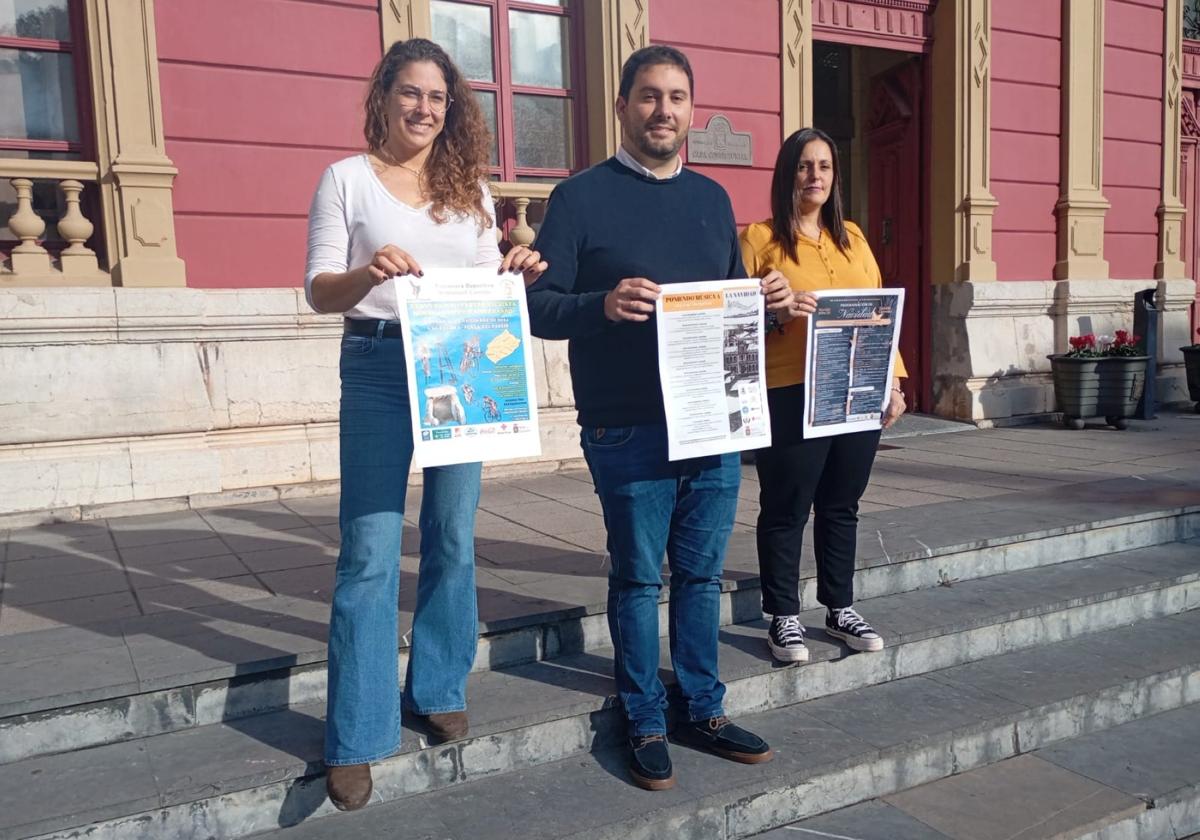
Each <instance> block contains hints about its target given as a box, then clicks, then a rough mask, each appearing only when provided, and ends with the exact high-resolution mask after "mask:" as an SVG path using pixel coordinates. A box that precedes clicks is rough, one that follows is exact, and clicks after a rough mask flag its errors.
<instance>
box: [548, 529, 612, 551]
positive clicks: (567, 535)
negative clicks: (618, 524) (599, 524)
mask: <svg viewBox="0 0 1200 840" xmlns="http://www.w3.org/2000/svg"><path fill="white" fill-rule="evenodd" d="M557 536H558V537H559V538H560V539H562V540H563V542H568V543H570V544H571V545H576V546H579V547H580V548H582V549H585V550H587V551H591V552H594V553H597V554H607V553H608V531H606V530H604V529H603V528H601V529H599V530H596V531H567V532H564V533H560V534H557Z"/></svg>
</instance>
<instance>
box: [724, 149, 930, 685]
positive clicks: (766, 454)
mask: <svg viewBox="0 0 1200 840" xmlns="http://www.w3.org/2000/svg"><path fill="white" fill-rule="evenodd" d="M742 259H743V261H744V262H745V264H746V269H747V271H749V272H751V274H753V275H754V276H758V277H764V278H768V279H771V278H774V277H777V276H778V275H779V274H780V273H782V274H783V275H784V276H785V277H786V278H787V280H788V283H789V284H790V285H791V287H792V290H793V292H794V293H795V301H796V305H797V308H798V309H799V310H800V311H802V312H804V313H806V314H811V313H812V312H814V311H815V310H816V298H815V297H814V296H813V295H812V294H811V292H814V291H818V290H822V289H858V288H878V287H879V286H880V285H882V278H881V275H880V272H879V266H878V265H877V264H876V262H875V257H874V256H873V255H872V254H871V248H870V246H869V245H867V240H866V237H864V236H863V233H862V231H861V230H859V228H858V226H857V225H855V224H854V223H853V222H851V221H848V220H847V219H845V218H844V216H843V213H842V197H841V181H840V171H839V168H838V154H837V146H836V144H835V143H834V142H833V140H832V138H830V136H829V135H828V134H826V133H825V132H823V131H820V130H819V129H815V128H804V129H801V130H799V131H797V132H795V133H793V134H792V135H791V136H790V137H788V138H787V139H786V140H785V141H784V142H783V146H782V148H780V150H779V154H778V156H777V157H776V159H775V172H774V175H773V177H772V179H771V218H770V219H767V220H766V221H762V222H757V223H755V224H752V225H750V226H749V227H747V228H746V230H745V231H743V232H742ZM807 323H808V322H807V319H806V318H800V319H797V320H794V321H792V322H791V323H789V324H786V325H784V326H780V327H778V328H776V329H770V326H771V325H768V330H769V331H768V333H767V339H766V368H767V389H768V390H767V403H768V406H769V407H770V410H771V446H770V447H768V448H766V449H760V450H759V451H758V453H757V455H756V457H755V467H756V469H757V471H758V481H759V488H760V490H759V514H758V527H757V541H758V567H759V572H760V574H761V576H762V598H763V612H764V613H767V614H768V615H770V616H771V626H770V629H769V630H768V631H767V646H768V647H769V649H770V651H771V655H772V656H774V657H775V658H776V659H778V660H780V661H782V662H805V661H807V660H808V648H807V647H806V646H805V644H804V628H803V627H802V626H801V624H800V616H799V612H800V546H801V542H802V540H803V537H804V526H805V525H806V524H807V523H808V517H809V513H810V512H811V513H813V514H814V516H813V551H814V553H815V555H816V561H817V601H819V602H820V603H821V604H822V605H823V606H824V607H825V608H826V615H825V632H826V633H828V634H829V635H831V636H833V637H835V638H838V639H841V640H842V641H844V642H845V643H846V644H847V645H848V646H849V647H850V648H852V649H854V650H863V651H867V650H871V651H873V650H882V649H883V639H882V638H881V637H880V636H879V634H878V633H876V632H875V630H874V629H873V628H872V627H871V625H870V624H868V623H867V621H866V620H865V619H863V617H862V616H860V615H859V614H858V612H857V611H856V610H855V609H854V559H855V551H856V543H857V536H858V501H859V499H860V498H861V497H862V494H863V492H864V491H866V489H867V482H868V480H869V479H870V477H871V466H872V464H873V463H874V460H875V450H876V448H877V447H878V446H879V434H880V433H879V432H878V431H873V432H871V431H867V432H853V433H850V434H842V435H834V436H832V437H819V438H814V439H812V440H805V439H804V433H803V429H804V423H803V419H804V370H805V353H806V339H807V334H806V333H807V329H806V328H807ZM895 373H896V376H897V378H896V379H895V380H894V381H893V382H892V388H891V393H890V394H889V397H888V400H887V402H886V403H885V404H884V405H883V406H882V410H883V426H884V428H887V427H888V426H890V425H891V424H892V423H894V422H896V420H897V419H899V417H900V415H901V414H903V413H904V408H905V406H904V395H903V394H902V393H901V391H900V377H903V376H907V374H906V373H905V371H904V363H903V361H901V360H900V358H899V357H897V359H896V365H895Z"/></svg>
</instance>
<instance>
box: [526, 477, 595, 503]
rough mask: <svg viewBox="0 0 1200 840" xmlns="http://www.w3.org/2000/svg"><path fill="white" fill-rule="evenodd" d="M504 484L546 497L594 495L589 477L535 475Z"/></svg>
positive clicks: (560, 497)
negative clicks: (582, 478)
mask: <svg viewBox="0 0 1200 840" xmlns="http://www.w3.org/2000/svg"><path fill="white" fill-rule="evenodd" d="M504 484H505V485H506V486H509V487H515V488H517V489H519V490H523V491H525V492H527V493H536V494H538V495H539V496H544V497H545V498H547V499H559V500H562V499H569V498H574V497H584V498H587V497H589V496H590V497H595V495H596V491H595V489H594V488H593V486H592V481H591V478H590V477H588V478H586V479H584V480H579V479H577V478H571V477H567V476H563V475H535V476H529V477H527V478H520V479H511V480H508V481H505V482H504Z"/></svg>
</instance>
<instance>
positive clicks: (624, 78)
mask: <svg viewBox="0 0 1200 840" xmlns="http://www.w3.org/2000/svg"><path fill="white" fill-rule="evenodd" d="M655 64H670V65H672V66H674V67H678V68H679V69H680V70H682V71H683V72H684V73H686V74H687V77H688V93H690V94H692V96H693V97H694V96H695V94H696V79H695V77H694V76H692V64H691V62H690V61H688V57H687V56H686V55H684V54H683V52H682V51H681V50H677V49H675V48H674V47H668V46H667V45H666V44H654V45H653V46H649V47H642V48H641V49H640V50H637V51H635V52H634V53H633V55H631V56H629V58H627V59H625V64H624V66H622V67H621V87H620V89H619V90H618V91H617V95H618V96H619V97H621V98H622V99H629V92H630V91H631V90H633V80H634V79H636V78H637V74H638V72H639V71H640V70H641V69H642V68H643V67H650V66H652V65H655Z"/></svg>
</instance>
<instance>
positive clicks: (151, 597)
mask: <svg viewBox="0 0 1200 840" xmlns="http://www.w3.org/2000/svg"><path fill="white" fill-rule="evenodd" d="M270 594H271V593H270V592H268V591H267V590H266V589H264V588H263V586H262V584H261V583H259V582H258V579H257V578H255V577H254V576H253V575H243V576H241V577H229V578H223V579H221V580H191V581H188V582H186V583H173V584H168V585H166V586H154V587H149V588H146V589H139V590H138V591H137V595H138V600H139V602H140V603H141V605H142V612H144V613H146V614H147V615H149V614H150V613H154V612H161V611H163V610H178V609H189V608H191V607H200V606H205V605H207V604H220V603H227V602H230V601H249V600H252V599H255V598H262V597H265V596H267V595H270Z"/></svg>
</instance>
